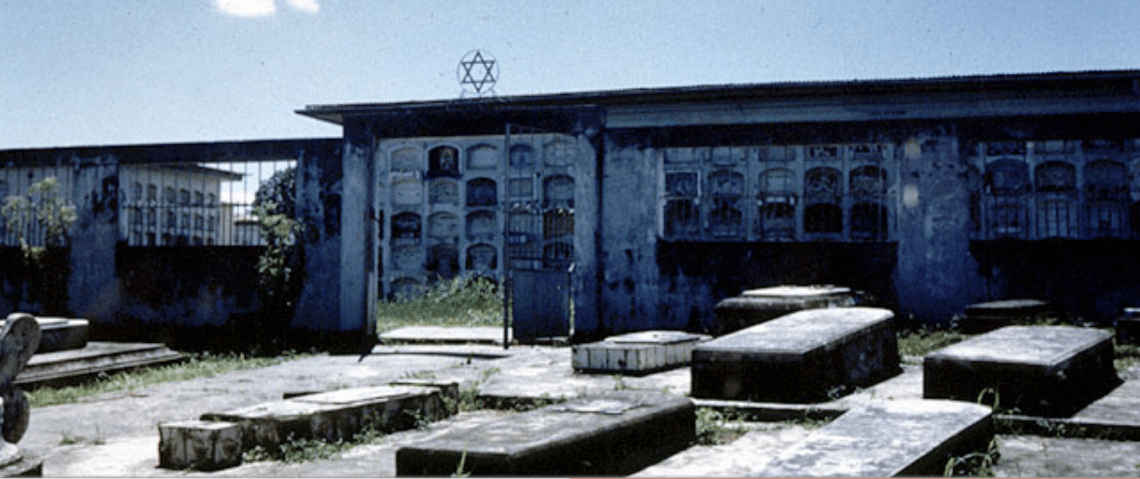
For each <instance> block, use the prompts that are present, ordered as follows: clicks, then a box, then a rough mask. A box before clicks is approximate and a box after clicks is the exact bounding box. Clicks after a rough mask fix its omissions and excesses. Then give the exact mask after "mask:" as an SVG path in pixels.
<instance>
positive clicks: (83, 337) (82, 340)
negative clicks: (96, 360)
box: [0, 316, 90, 354]
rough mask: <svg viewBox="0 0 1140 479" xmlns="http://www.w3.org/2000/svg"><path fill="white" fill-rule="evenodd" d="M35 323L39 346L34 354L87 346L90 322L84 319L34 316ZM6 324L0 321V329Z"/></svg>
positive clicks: (3, 320)
mask: <svg viewBox="0 0 1140 479" xmlns="http://www.w3.org/2000/svg"><path fill="white" fill-rule="evenodd" d="M36 322H37V323H39V325H40V344H39V346H38V347H37V348H36V354H42V353H51V352H55V351H65V350H69V349H82V348H83V347H84V346H87V337H88V335H89V333H88V332H89V330H90V322H89V321H87V320H86V319H75V318H48V317H39V316H36ZM6 324H7V320H5V319H0V329H2V328H3V327H4V326H5V325H6Z"/></svg>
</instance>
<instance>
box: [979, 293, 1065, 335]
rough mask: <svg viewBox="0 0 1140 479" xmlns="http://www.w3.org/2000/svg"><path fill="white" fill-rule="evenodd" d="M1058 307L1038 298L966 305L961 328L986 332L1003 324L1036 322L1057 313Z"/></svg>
mask: <svg viewBox="0 0 1140 479" xmlns="http://www.w3.org/2000/svg"><path fill="white" fill-rule="evenodd" d="M1056 313H1057V310H1056V308H1055V307H1054V306H1053V305H1052V304H1051V303H1047V302H1045V301H1040V300H1036V299H1003V300H1001V301H990V302H986V303H977V304H971V305H969V306H966V316H965V318H964V319H963V320H962V322H961V328H962V330H963V331H965V332H967V333H984V332H988V331H993V330H995V329H997V328H1000V327H1003V326H1013V325H1016V324H1026V323H1033V322H1036V321H1037V320H1038V319H1040V318H1041V317H1043V316H1048V315H1053V314H1056Z"/></svg>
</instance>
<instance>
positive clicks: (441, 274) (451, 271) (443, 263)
mask: <svg viewBox="0 0 1140 479" xmlns="http://www.w3.org/2000/svg"><path fill="white" fill-rule="evenodd" d="M426 266H427V272H428V277H429V278H431V279H443V280H448V279H452V278H454V277H455V276H457V275H458V274H459V251H458V250H457V249H456V247H455V245H453V244H437V245H432V247H431V248H428V256H427V265H426Z"/></svg>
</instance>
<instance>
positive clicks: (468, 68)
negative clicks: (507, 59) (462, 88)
mask: <svg viewBox="0 0 1140 479" xmlns="http://www.w3.org/2000/svg"><path fill="white" fill-rule="evenodd" d="M459 66H460V68H462V69H463V76H462V78H460V79H459V84H460V85H471V86H472V87H474V88H475V93H482V92H483V87H485V86H487V85H494V84H495V71H494V69H495V59H494V58H493V57H492V58H490V59H485V58H483V52H481V51H479V50H475V55H474V56H472V57H471V59H470V60H460V61H459Z"/></svg>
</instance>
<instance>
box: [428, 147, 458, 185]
mask: <svg viewBox="0 0 1140 479" xmlns="http://www.w3.org/2000/svg"><path fill="white" fill-rule="evenodd" d="M441 176H450V177H457V176H459V150H457V149H455V148H452V147H450V146H437V147H435V148H432V149H431V151H429V152H428V178H437V177H441Z"/></svg>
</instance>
